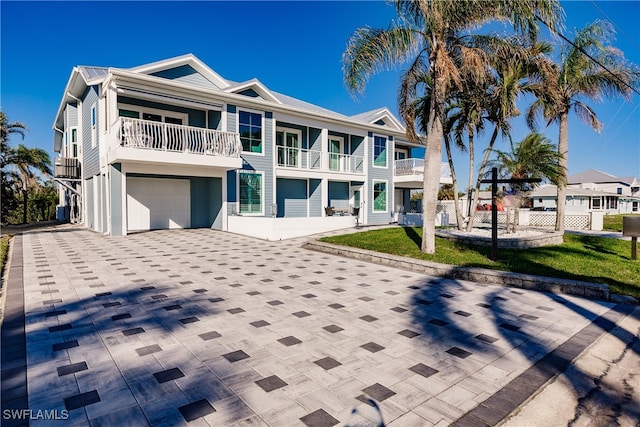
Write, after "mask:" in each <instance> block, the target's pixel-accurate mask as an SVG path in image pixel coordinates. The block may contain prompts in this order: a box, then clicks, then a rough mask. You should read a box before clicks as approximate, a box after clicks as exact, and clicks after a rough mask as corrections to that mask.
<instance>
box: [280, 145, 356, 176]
mask: <svg viewBox="0 0 640 427" xmlns="http://www.w3.org/2000/svg"><path fill="white" fill-rule="evenodd" d="M277 166H278V168H284V169H290V170H304V171H318V172H334V173H346V174H362V173H364V158H363V157H362V156H355V155H349V154H338V153H326V152H322V151H317V150H306V149H302V148H296V147H283V146H278V147H277ZM281 175H282V174H281Z"/></svg>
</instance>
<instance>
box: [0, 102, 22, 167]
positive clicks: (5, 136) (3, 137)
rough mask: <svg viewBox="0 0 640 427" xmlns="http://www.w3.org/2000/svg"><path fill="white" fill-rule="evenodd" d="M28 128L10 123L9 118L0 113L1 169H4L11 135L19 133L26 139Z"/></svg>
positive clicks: (20, 124) (16, 123)
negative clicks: (25, 134)
mask: <svg viewBox="0 0 640 427" xmlns="http://www.w3.org/2000/svg"><path fill="white" fill-rule="evenodd" d="M26 130H27V126H26V125H24V124H23V123H20V122H12V123H9V120H8V119H7V116H6V115H5V114H4V113H3V112H2V111H0V167H1V168H4V166H5V164H6V163H5V158H6V155H7V150H8V149H9V135H11V134H12V133H17V134H18V135H21V136H22V138H23V139H24V133H25V131H26Z"/></svg>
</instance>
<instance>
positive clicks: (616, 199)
mask: <svg viewBox="0 0 640 427" xmlns="http://www.w3.org/2000/svg"><path fill="white" fill-rule="evenodd" d="M566 192H567V200H566V210H567V212H579V211H589V210H594V211H603V212H605V213H606V214H620V213H637V212H640V181H638V178H635V177H624V178H620V177H617V176H614V175H611V174H608V173H606V172H601V171H598V170H595V169H589V170H586V171H583V172H580V173H577V174H574V175H571V176H569V177H567V190H566ZM556 195H557V188H556V187H555V186H554V185H550V184H549V185H543V186H541V187H538V188H536V189H535V190H534V191H533V193H532V194H531V198H532V200H533V206H534V207H535V208H549V209H554V208H555V207H556V202H557V201H556Z"/></svg>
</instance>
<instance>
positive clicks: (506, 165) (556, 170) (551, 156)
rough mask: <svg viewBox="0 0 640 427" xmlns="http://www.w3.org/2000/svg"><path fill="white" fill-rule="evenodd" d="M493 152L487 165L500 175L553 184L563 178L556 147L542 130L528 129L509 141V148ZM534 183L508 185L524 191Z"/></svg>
mask: <svg viewBox="0 0 640 427" xmlns="http://www.w3.org/2000/svg"><path fill="white" fill-rule="evenodd" d="M494 153H495V154H496V158H495V160H493V161H491V162H489V165H488V166H489V167H496V168H498V172H499V175H500V176H501V177H503V178H513V179H529V178H532V179H542V180H545V181H549V182H551V183H552V184H555V185H558V184H560V183H562V181H563V179H564V176H565V173H564V170H563V167H562V166H561V165H560V158H561V156H560V154H559V153H558V148H557V147H556V146H555V144H552V143H551V142H550V141H549V139H548V138H547V137H545V136H544V135H542V134H539V133H535V132H532V133H530V134H528V135H527V136H526V137H525V138H524V139H523V140H522V141H520V142H518V143H517V144H513V143H511V151H508V152H506V151H500V150H494ZM535 186H537V184H536V183H533V184H512V185H511V187H512V188H514V189H515V190H520V191H528V190H529V189H530V188H531V187H535Z"/></svg>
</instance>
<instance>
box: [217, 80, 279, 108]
mask: <svg viewBox="0 0 640 427" xmlns="http://www.w3.org/2000/svg"><path fill="white" fill-rule="evenodd" d="M248 89H253V91H254V92H255V93H257V94H258V95H260V96H261V97H262V98H263V99H264V100H265V101H272V102H275V103H276V104H282V102H280V100H279V99H278V98H276V97H275V96H274V95H273V94H272V93H271V91H270V90H269V89H267V87H266V86H265V85H263V84H262V82H260V80H258V79H252V80H249V81H247V82H243V83H239V84H237V85H236V86H230V87H228V88H226V89H225V90H224V91H225V92H227V93H234V94H238V95H242V94H241V93H240V92H243V91H245V90H248ZM242 96H246V95H242Z"/></svg>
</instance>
